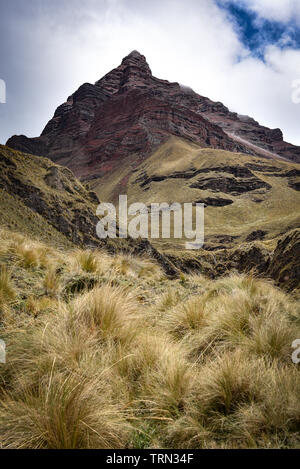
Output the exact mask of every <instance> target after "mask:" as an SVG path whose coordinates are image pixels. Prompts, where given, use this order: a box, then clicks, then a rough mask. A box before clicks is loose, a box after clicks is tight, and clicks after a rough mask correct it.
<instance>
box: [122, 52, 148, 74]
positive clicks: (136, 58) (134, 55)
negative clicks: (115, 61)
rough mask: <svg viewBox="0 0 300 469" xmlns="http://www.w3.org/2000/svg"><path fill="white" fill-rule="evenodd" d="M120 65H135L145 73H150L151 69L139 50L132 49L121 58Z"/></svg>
mask: <svg viewBox="0 0 300 469" xmlns="http://www.w3.org/2000/svg"><path fill="white" fill-rule="evenodd" d="M122 65H127V66H130V67H137V68H140V69H143V70H144V71H146V72H147V74H149V75H151V74H152V73H151V69H150V67H149V65H148V63H147V60H146V57H145V56H144V55H142V54H141V53H140V52H139V51H137V50H133V51H132V52H130V54H128V55H127V56H126V57H124V59H123V60H122Z"/></svg>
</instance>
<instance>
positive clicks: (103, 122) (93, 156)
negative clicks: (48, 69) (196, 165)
mask: <svg viewBox="0 0 300 469" xmlns="http://www.w3.org/2000/svg"><path fill="white" fill-rule="evenodd" d="M172 135H174V136H177V137H181V138H185V139H187V140H190V141H192V142H195V143H197V144H198V145H200V146H201V147H211V148H216V149H224V150H229V151H238V152H244V153H250V154H258V155H262V156H272V153H276V154H278V155H281V156H283V157H285V158H287V159H291V160H293V161H299V162H300V148H299V147H295V146H293V145H290V144H288V143H285V142H283V138H282V133H281V131H280V130H279V129H275V130H270V129H267V128H265V127H262V126H260V125H259V124H258V123H257V122H256V121H254V120H253V119H251V118H248V117H245V116H239V115H238V114H236V113H231V112H230V111H229V110H228V109H227V108H226V107H225V106H223V104H222V103H214V102H212V101H210V100H209V99H208V98H205V97H202V96H200V95H198V94H196V93H194V92H193V91H192V90H190V89H186V88H185V87H182V86H180V85H179V84H178V83H170V82H168V81H165V80H160V79H158V78H155V77H154V76H153V75H152V73H151V70H150V68H149V65H148V64H147V62H146V59H145V57H144V56H143V55H141V54H139V53H138V52H137V51H133V52H132V53H131V54H129V55H128V56H127V57H125V58H124V59H123V61H122V64H121V65H120V66H119V67H117V68H116V69H114V70H112V71H111V72H110V73H108V74H107V75H105V76H104V77H103V78H102V79H100V80H99V81H98V82H96V83H95V85H92V84H88V83H85V84H84V85H82V86H81V87H80V88H79V89H78V90H77V91H76V92H75V93H74V94H73V95H72V96H70V97H69V98H68V100H67V102H66V103H64V104H62V105H61V106H59V107H58V108H57V110H56V112H55V114H54V117H53V118H52V119H51V120H50V121H49V122H48V124H47V125H46V127H45V129H44V131H43V132H42V134H41V136H40V137H37V138H27V137H25V136H22V135H21V136H14V137H12V138H10V139H9V140H8V142H7V145H8V146H10V147H12V148H15V149H17V150H20V151H26V152H28V153H31V154H35V155H42V156H47V157H49V158H51V159H52V160H53V161H55V162H57V163H60V164H63V165H65V166H68V167H69V168H70V169H72V170H73V171H74V173H75V175H76V176H79V177H81V178H83V179H91V178H94V177H97V176H99V175H100V174H101V175H103V174H104V173H106V172H109V171H111V170H112V169H114V168H116V167H117V166H118V164H120V160H122V159H123V158H126V157H127V156H128V155H132V154H134V155H138V158H139V159H143V158H145V157H146V156H147V155H148V154H150V153H151V152H153V151H154V150H155V148H156V147H158V146H159V145H160V144H161V143H163V142H164V141H166V140H167V139H168V138H169V137H170V136H172Z"/></svg>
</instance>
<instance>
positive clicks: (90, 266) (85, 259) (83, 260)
mask: <svg viewBox="0 0 300 469" xmlns="http://www.w3.org/2000/svg"><path fill="white" fill-rule="evenodd" d="M77 259H78V263H79V265H80V267H81V268H82V270H83V271H84V272H89V273H91V272H96V271H97V269H98V263H97V258H96V256H95V253H94V252H93V251H89V250H88V251H83V250H82V251H78V252H77Z"/></svg>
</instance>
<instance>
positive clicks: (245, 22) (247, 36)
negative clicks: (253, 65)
mask: <svg viewBox="0 0 300 469" xmlns="http://www.w3.org/2000/svg"><path fill="white" fill-rule="evenodd" d="M217 4H218V6H219V7H221V8H222V9H225V10H226V11H227V13H228V16H229V18H230V20H231V22H233V23H234V25H235V29H236V31H237V32H238V35H239V37H240V40H241V41H242V43H243V44H244V45H245V46H246V47H247V48H248V49H249V50H250V51H251V53H252V55H253V56H255V57H258V58H260V59H262V60H263V59H264V49H265V47H266V46H268V45H270V44H276V45H277V46H278V47H281V48H285V47H291V48H295V49H298V48H300V30H299V28H298V27H297V25H296V24H293V22H290V23H289V24H283V23H280V22H277V21H270V20H268V19H265V18H259V17H258V15H257V14H256V13H255V12H254V11H251V10H249V9H248V8H247V7H245V6H242V5H238V4H237V2H235V1H232V2H230V1H228V2H226V3H225V4H224V2H223V1H220V0H217Z"/></svg>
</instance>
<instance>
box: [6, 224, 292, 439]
mask: <svg viewBox="0 0 300 469" xmlns="http://www.w3.org/2000/svg"><path fill="white" fill-rule="evenodd" d="M0 240H1V242H2V244H1V246H2V247H1V252H0V262H1V264H2V265H6V267H4V268H2V270H1V273H0V298H1V302H2V303H3V304H5V306H7V310H6V312H5V314H3V315H2V316H1V323H0V336H1V338H2V339H4V340H5V342H6V346H7V363H6V365H3V364H1V365H0V447H2V448H159V447H163V448H248V447H257V448H272V447H274V448H295V447H299V424H300V404H299V402H300V401H299V393H300V378H299V369H298V367H299V365H295V364H293V363H292V361H291V353H292V347H291V344H292V341H293V340H294V339H295V338H299V337H300V321H299V317H300V308H299V302H297V301H296V300H295V299H294V297H292V296H291V295H287V294H285V293H283V292H281V291H280V290H279V289H277V288H275V287H274V286H273V285H272V283H270V282H268V281H266V280H262V279H257V278H255V277H254V276H251V275H250V276H246V275H231V276H229V277H226V278H221V279H219V280H215V281H213V280H208V279H206V278H204V277H203V276H199V277H198V276H195V275H193V276H189V275H185V276H184V279H178V280H168V279H167V278H166V277H165V276H164V275H163V274H162V272H161V270H160V268H159V267H158V266H157V264H156V263H155V262H154V261H152V260H149V259H146V258H135V257H133V256H124V255H116V256H109V255H108V254H105V253H103V252H101V251H91V250H89V251H87V252H85V251H83V250H81V251H76V252H75V253H74V251H69V252H66V251H65V252H63V251H59V250H54V249H53V248H51V249H50V248H49V249H47V246H45V245H44V244H41V243H39V242H35V241H32V240H30V241H28V240H27V239H26V238H25V237H22V236H20V235H17V234H14V235H12V237H11V238H10V237H9V235H8V233H6V232H4V231H1V232H0ZM24 246H25V247H26V248H24ZM29 247H30V249H29ZM30 259H31V260H30ZM32 259H36V262H34V263H33V262H32ZM72 276H73V277H74V278H75V279H76V282H77V284H78V285H79V284H80V281H81V280H84V282H82V285H83V287H82V288H81V289H80V290H79V289H78V290H77V289H76V288H75V289H74V290H70V291H69V290H68V292H67V293H66V289H65V286H66V284H67V283H68V282H69V281H70V278H72Z"/></svg>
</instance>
